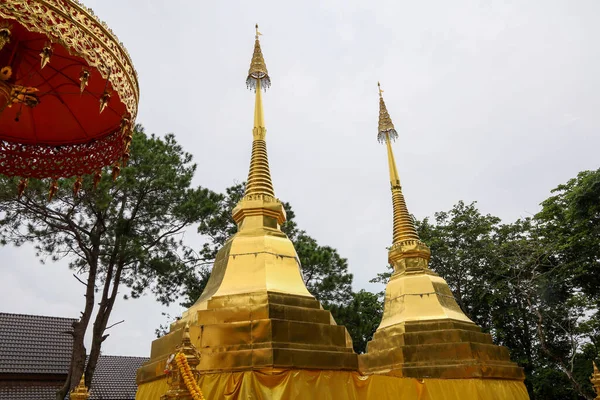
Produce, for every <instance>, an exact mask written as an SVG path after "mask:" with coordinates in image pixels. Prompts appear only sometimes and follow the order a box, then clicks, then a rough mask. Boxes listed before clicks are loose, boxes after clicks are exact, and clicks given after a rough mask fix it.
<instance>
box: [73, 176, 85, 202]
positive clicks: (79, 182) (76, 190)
mask: <svg viewBox="0 0 600 400" xmlns="http://www.w3.org/2000/svg"><path fill="white" fill-rule="evenodd" d="M81 185H83V178H82V177H81V176H78V177H77V179H76V180H75V183H74V184H73V196H74V197H77V194H78V193H79V189H81Z"/></svg>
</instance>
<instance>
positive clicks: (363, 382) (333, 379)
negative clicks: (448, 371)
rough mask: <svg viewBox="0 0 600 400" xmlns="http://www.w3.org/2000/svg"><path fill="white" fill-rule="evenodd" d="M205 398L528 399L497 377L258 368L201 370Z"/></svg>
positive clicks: (163, 386) (142, 393) (148, 386)
mask: <svg viewBox="0 0 600 400" xmlns="http://www.w3.org/2000/svg"><path fill="white" fill-rule="evenodd" d="M199 385H200V387H201V389H202V392H203V394H204V397H205V398H206V399H230V400H237V399H240V400H241V399H244V400H245V399H254V400H271V399H273V400H279V399H285V400H300V399H302V400H304V399H311V400H349V399H352V400H363V399H364V400H392V399H393V400H397V399H403V400H442V399H443V400H527V399H529V396H528V395H527V389H525V385H524V384H523V382H522V381H519V380H517V381H512V380H496V379H422V380H419V379H412V378H398V377H393V376H384V375H371V376H363V375H361V374H359V373H358V372H350V371H310V370H302V369H300V370H297V369H286V370H260V371H245V372H224V373H219V374H203V375H201V376H200V381H199ZM167 389H168V387H167V380H166V379H164V378H162V379H158V380H154V381H152V382H147V383H143V384H141V385H140V386H139V388H138V391H137V395H136V400H155V399H159V398H160V396H161V395H162V394H164V393H165V392H166V391H167Z"/></svg>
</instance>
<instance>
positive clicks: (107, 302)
mask: <svg viewBox="0 0 600 400" xmlns="http://www.w3.org/2000/svg"><path fill="white" fill-rule="evenodd" d="M122 264H123V262H122V261H121V262H120V263H119V265H118V266H117V270H116V273H115V276H114V279H113V280H112V290H111V293H110V297H108V296H107V295H108V291H109V287H110V284H111V280H110V278H111V277H112V270H113V268H109V274H108V275H107V280H106V281H105V282H104V290H103V295H102V300H101V301H100V308H99V309H98V313H97V314H96V320H95V321H94V328H93V330H92V332H93V333H92V348H91V350H90V357H89V359H88V364H87V367H86V369H85V383H86V386H87V387H88V388H91V387H92V378H93V376H94V373H95V372H96V366H97V364H98V358H99V357H100V352H101V349H102V343H103V342H104V341H105V340H106V338H107V337H108V335H105V334H104V332H105V330H106V326H107V325H108V320H109V319H110V314H111V312H112V309H113V306H114V304H115V300H116V298H117V293H118V288H119V283H120V282H121V273H122V271H123V265H122Z"/></svg>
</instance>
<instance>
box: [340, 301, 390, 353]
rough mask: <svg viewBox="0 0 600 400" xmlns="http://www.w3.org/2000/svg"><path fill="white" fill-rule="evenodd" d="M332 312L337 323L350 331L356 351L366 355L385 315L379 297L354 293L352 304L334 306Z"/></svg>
mask: <svg viewBox="0 0 600 400" xmlns="http://www.w3.org/2000/svg"><path fill="white" fill-rule="evenodd" d="M330 311H331V314H332V315H333V318H335V320H336V321H337V323H338V324H341V325H344V326H345V327H346V329H348V332H349V333H350V336H351V337H352V344H353V345H354V351H355V352H357V353H364V352H365V351H366V349H367V343H368V342H369V340H371V339H372V338H373V334H374V333H375V331H376V330H377V327H378V326H379V323H380V322H381V317H382V315H383V304H382V303H381V299H380V298H379V296H378V295H376V294H373V293H371V292H367V291H366V290H361V291H359V292H356V293H352V299H351V300H350V302H348V303H341V304H334V305H332V306H331V307H330Z"/></svg>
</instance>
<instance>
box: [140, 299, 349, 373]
mask: <svg viewBox="0 0 600 400" xmlns="http://www.w3.org/2000/svg"><path fill="white" fill-rule="evenodd" d="M196 312H197V314H198V315H197V317H196V318H195V322H193V323H192V324H191V325H190V328H189V329H190V337H191V340H192V343H193V344H194V346H196V349H197V350H198V352H199V353H200V355H201V358H200V364H199V365H198V370H199V371H201V372H203V373H204V372H215V371H240V370H248V369H260V368H310V369H329V370H331V369H336V370H356V369H357V368H358V360H357V355H356V354H355V353H354V351H353V350H352V340H351V339H350V336H349V335H348V333H347V331H346V328H345V327H343V326H339V325H336V324H335V322H333V320H332V318H331V314H330V313H329V311H326V310H323V309H322V308H321V307H320V304H319V302H318V301H317V300H315V299H314V298H310V297H302V296H292V295H286V294H281V293H253V294H246V295H236V296H223V297H213V298H212V299H210V300H209V301H208V309H206V310H197V311H196ZM182 335H183V327H182V326H181V325H180V326H179V327H178V328H176V329H174V330H173V331H172V332H170V333H169V334H167V335H165V336H163V337H161V338H159V339H156V340H155V341H154V342H153V343H152V350H151V355H150V361H149V362H148V363H146V364H144V365H143V366H142V367H141V368H140V369H139V370H138V375H137V381H138V383H144V382H148V381H151V380H153V379H156V378H160V377H162V376H163V375H164V372H163V371H164V369H165V366H166V361H167V358H168V357H169V355H170V354H171V353H173V351H174V349H175V347H176V346H177V345H178V344H179V343H181V340H182Z"/></svg>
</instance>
